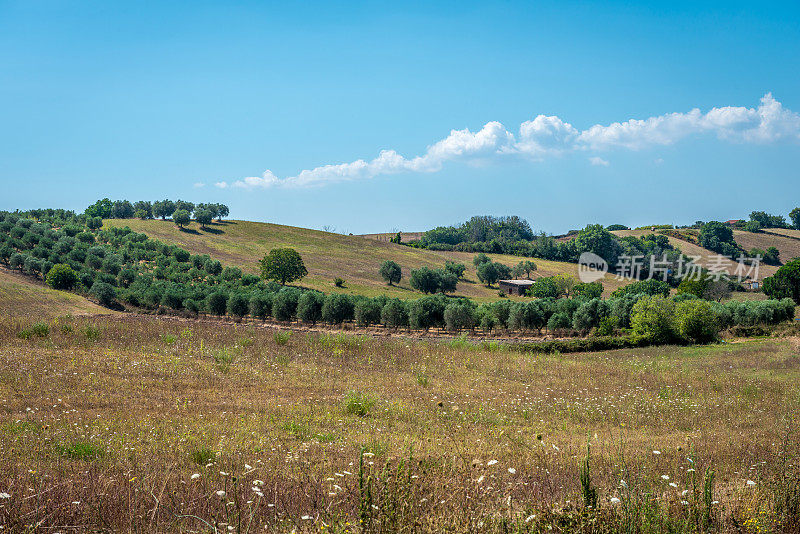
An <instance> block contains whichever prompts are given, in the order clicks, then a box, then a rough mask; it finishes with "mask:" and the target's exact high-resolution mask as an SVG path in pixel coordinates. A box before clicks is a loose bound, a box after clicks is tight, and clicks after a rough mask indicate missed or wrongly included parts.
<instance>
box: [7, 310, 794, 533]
mask: <svg viewBox="0 0 800 534" xmlns="http://www.w3.org/2000/svg"><path fill="white" fill-rule="evenodd" d="M32 321H33V319H31V318H30V317H22V316H18V315H14V314H4V315H3V317H2V318H0V413H2V423H0V466H2V468H1V469H0V525H3V526H4V527H5V531H8V532H54V531H59V532H99V531H126V532H239V533H242V532H443V531H446V532H554V531H555V532H576V531H582V532H619V531H630V532H696V531H713V532H723V531H724V532H727V531H730V532H771V531H774V532H785V531H797V529H798V524H799V523H798V519H799V518H800V485H798V484H799V483H800V478H798V476H800V475H799V474H798V468H797V459H798V453H799V452H800V447H798V442H797V440H796V431H797V416H798V412H800V386H798V384H800V381H798V379H799V378H800V341H798V338H797V337H786V338H761V339H756V340H738V339H732V340H728V342H725V343H720V344H714V345H708V346H692V347H675V346H662V347H652V348H646V349H635V350H619V351H611V352H599V353H588V354H576V355H562V354H558V353H555V354H535V355H534V354H525V353H522V352H519V351H516V350H514V348H513V346H504V345H501V344H498V343H496V342H494V343H483V344H473V343H471V342H470V341H468V340H467V339H456V340H453V341H451V342H447V343H443V342H434V341H428V340H424V339H397V338H391V339H390V338H380V337H366V336H355V335H346V334H334V333H325V332H319V333H300V332H291V331H287V330H277V329H270V328H254V327H253V326H251V325H243V324H235V323H215V324H212V323H204V322H196V321H183V320H180V319H177V318H152V317H136V316H131V315H121V316H117V317H94V318H92V317H70V316H67V317H59V318H50V319H47V320H44V321H42V322H41V324H40V325H38V326H36V325H33V323H32ZM23 330H26V331H28V332H29V333H31V334H29V335H27V336H25V337H26V339H22V338H20V337H19V336H20V332H22V331H23Z"/></svg>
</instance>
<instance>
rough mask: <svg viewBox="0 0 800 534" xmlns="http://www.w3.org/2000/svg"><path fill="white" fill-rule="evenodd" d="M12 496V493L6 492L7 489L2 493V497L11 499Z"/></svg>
mask: <svg viewBox="0 0 800 534" xmlns="http://www.w3.org/2000/svg"><path fill="white" fill-rule="evenodd" d="M10 498H11V495H9V494H8V493H6V492H5V491H4V492H3V493H0V499H10Z"/></svg>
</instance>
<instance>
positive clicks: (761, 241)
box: [733, 228, 800, 263]
mask: <svg viewBox="0 0 800 534" xmlns="http://www.w3.org/2000/svg"><path fill="white" fill-rule="evenodd" d="M766 232H768V233H766ZM766 232H760V233H753V232H744V231H742V230H734V231H733V238H734V239H735V240H736V242H737V243H738V244H739V246H740V247H742V248H743V249H745V250H747V251H749V250H751V249H753V248H760V249H761V250H767V249H768V248H769V247H775V248H777V249H778V250H779V251H780V253H781V254H780V259H781V263H786V262H788V261H790V260H793V259H794V258H800V231H797V230H784V229H781V228H770V229H768V230H766ZM775 234H783V235H775ZM784 236H785V237H784Z"/></svg>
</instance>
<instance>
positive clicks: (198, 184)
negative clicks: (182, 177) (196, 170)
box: [194, 182, 206, 188]
mask: <svg viewBox="0 0 800 534" xmlns="http://www.w3.org/2000/svg"><path fill="white" fill-rule="evenodd" d="M194 186H195V187H197V188H200V187H205V186H206V184H204V183H203V182H195V183H194Z"/></svg>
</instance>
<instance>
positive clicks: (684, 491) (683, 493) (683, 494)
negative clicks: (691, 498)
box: [681, 489, 689, 497]
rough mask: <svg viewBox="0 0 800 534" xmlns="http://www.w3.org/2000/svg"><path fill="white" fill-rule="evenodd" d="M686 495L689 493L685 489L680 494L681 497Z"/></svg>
mask: <svg viewBox="0 0 800 534" xmlns="http://www.w3.org/2000/svg"><path fill="white" fill-rule="evenodd" d="M687 493H689V490H687V489H686V490H683V491H682V492H681V497H686V494H687Z"/></svg>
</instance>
